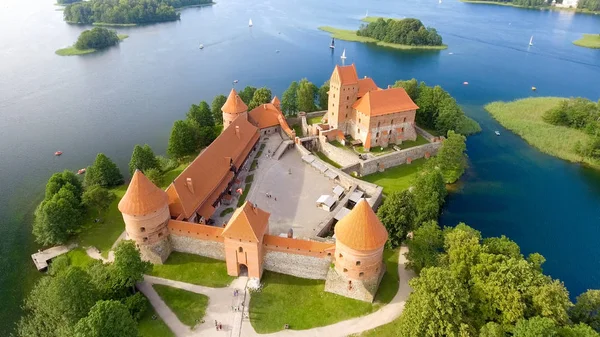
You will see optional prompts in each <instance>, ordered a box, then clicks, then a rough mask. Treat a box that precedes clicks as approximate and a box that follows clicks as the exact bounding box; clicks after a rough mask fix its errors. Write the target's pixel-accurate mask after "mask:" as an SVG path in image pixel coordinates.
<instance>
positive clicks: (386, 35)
mask: <svg viewBox="0 0 600 337" xmlns="http://www.w3.org/2000/svg"><path fill="white" fill-rule="evenodd" d="M356 35H359V36H368V37H372V38H374V39H377V40H379V41H383V42H388V43H397V44H404V45H410V46H441V45H442V37H441V36H440V35H439V34H438V33H437V31H436V30H435V28H426V27H425V26H424V25H423V23H422V22H421V21H420V20H418V19H412V18H407V19H402V20H397V19H383V18H379V19H377V21H375V22H371V23H369V24H367V25H362V26H361V27H360V29H359V30H358V31H357V32H356Z"/></svg>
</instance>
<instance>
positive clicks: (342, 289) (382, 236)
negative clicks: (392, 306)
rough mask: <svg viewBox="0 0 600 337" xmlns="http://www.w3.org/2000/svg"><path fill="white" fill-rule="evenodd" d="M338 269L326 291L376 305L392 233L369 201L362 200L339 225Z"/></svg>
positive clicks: (337, 234)
mask: <svg viewBox="0 0 600 337" xmlns="http://www.w3.org/2000/svg"><path fill="white" fill-rule="evenodd" d="M334 232H335V236H336V242H335V269H334V270H330V271H329V273H328V274H327V281H326V283H325V290H326V291H329V292H332V293H336V294H339V295H342V296H346V297H350V298H354V299H357V300H361V301H366V302H372V301H373V299H374V298H375V294H376V293H377V289H378V288H379V282H381V278H382V277H383V274H384V273H385V265H384V264H383V248H384V245H385V243H386V241H387V238H388V233H387V230H386V229H385V227H384V226H383V224H382V223H381V221H379V219H378V218H377V215H375V212H374V211H373V209H372V208H371V206H370V205H369V203H367V201H366V200H364V199H363V200H361V201H359V202H358V204H356V206H354V208H353V209H352V211H350V213H348V214H347V215H346V216H345V217H344V218H342V220H340V221H339V222H338V223H337V224H336V225H335V229H334Z"/></svg>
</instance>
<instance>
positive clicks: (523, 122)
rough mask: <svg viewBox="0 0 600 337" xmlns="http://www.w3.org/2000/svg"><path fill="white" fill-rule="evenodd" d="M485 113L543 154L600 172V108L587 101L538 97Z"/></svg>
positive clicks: (491, 107)
mask: <svg viewBox="0 0 600 337" xmlns="http://www.w3.org/2000/svg"><path fill="white" fill-rule="evenodd" d="M485 109H486V110H487V111H488V112H489V113H490V114H491V115H492V117H494V119H496V120H497V121H498V122H500V124H502V125H503V126H504V127H505V128H507V129H509V130H511V131H513V132H514V133H516V134H518V135H519V136H521V137H522V138H523V139H525V140H526V141H527V142H528V143H529V144H531V145H532V146H534V147H536V148H538V149H539V150H540V151H542V152H545V153H547V154H550V155H552V156H555V157H558V158H561V159H565V160H568V161H572V162H583V163H586V164H588V165H590V166H592V167H594V168H600V121H598V119H599V118H600V104H599V103H595V102H592V101H590V100H588V99H585V98H569V99H567V98H560V97H539V98H526V99H520V100H517V101H514V102H493V103H490V104H488V105H486V106H485Z"/></svg>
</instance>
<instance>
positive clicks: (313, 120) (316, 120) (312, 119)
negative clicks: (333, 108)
mask: <svg viewBox="0 0 600 337" xmlns="http://www.w3.org/2000/svg"><path fill="white" fill-rule="evenodd" d="M321 119H323V116H315V117H310V118H307V119H306V123H307V124H308V125H313V124H320V123H321Z"/></svg>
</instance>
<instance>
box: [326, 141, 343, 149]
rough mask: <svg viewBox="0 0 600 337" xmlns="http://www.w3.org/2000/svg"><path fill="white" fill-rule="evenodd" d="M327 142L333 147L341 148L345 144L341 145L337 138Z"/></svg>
mask: <svg viewBox="0 0 600 337" xmlns="http://www.w3.org/2000/svg"><path fill="white" fill-rule="evenodd" d="M329 144H331V145H333V146H335V147H339V148H342V149H343V148H345V146H344V145H342V143H340V142H338V141H337V140H334V141H331V142H329Z"/></svg>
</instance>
